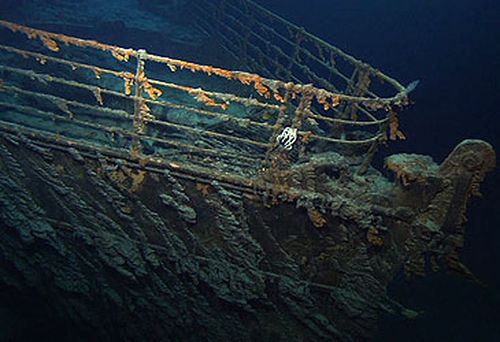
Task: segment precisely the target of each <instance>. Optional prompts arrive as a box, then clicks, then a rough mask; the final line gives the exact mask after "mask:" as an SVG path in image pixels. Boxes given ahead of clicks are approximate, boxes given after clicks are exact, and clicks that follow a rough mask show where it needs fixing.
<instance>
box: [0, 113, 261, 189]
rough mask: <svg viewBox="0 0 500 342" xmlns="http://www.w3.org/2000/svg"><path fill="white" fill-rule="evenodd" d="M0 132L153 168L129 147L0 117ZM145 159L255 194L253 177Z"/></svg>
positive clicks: (192, 177)
mask: <svg viewBox="0 0 500 342" xmlns="http://www.w3.org/2000/svg"><path fill="white" fill-rule="evenodd" d="M0 131H3V132H8V133H10V134H14V135H15V137H18V133H21V134H22V135H24V136H26V137H29V138H31V139H36V140H37V141H36V143H39V142H42V143H43V144H45V145H46V146H48V147H50V148H55V149H58V150H60V151H64V152H68V150H67V149H66V148H75V149H77V150H78V152H79V153H80V154H82V155H83V156H86V157H88V158H91V159H97V158H98V155H99V154H101V155H103V156H107V157H108V158H114V159H121V160H126V161H127V165H129V166H134V164H135V167H136V168H140V169H148V170H152V171H154V167H148V165H145V166H141V165H140V164H139V163H138V161H137V158H134V157H132V156H131V155H130V151H129V150H128V149H119V148H112V147H109V146H108V147H103V146H100V145H96V144H92V143H91V142H90V141H86V142H83V141H72V140H70V139H66V138H64V137H61V136H59V135H57V134H53V133H49V132H45V131H40V130H38V129H35V128H27V127H25V126H21V125H18V124H15V123H11V122H6V121H2V120H0ZM96 152H97V153H96ZM143 157H145V156H142V158H143ZM140 158H141V157H140ZM147 158H148V164H153V165H154V166H155V167H161V168H163V169H164V170H165V169H168V170H169V172H170V173H171V174H172V175H175V176H177V177H180V178H183V179H187V180H192V181H200V180H205V182H206V180H207V179H208V180H217V181H219V182H221V183H222V184H224V185H228V186H229V187H231V188H233V189H235V190H239V191H245V192H248V193H249V194H254V193H255V189H253V188H254V185H253V180H252V179H249V178H248V177H246V178H245V177H241V176H239V175H236V174H232V175H228V174H227V173H225V172H224V173H222V172H215V173H213V172H209V171H208V170H209V169H207V168H197V167H193V166H192V165H189V166H188V165H187V164H184V163H182V162H179V161H172V160H166V159H163V158H159V157H151V156H147ZM162 172H164V171H162Z"/></svg>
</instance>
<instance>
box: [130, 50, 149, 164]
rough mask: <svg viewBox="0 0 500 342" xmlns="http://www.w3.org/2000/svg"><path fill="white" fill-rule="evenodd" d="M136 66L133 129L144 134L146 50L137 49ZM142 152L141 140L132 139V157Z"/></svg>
mask: <svg viewBox="0 0 500 342" xmlns="http://www.w3.org/2000/svg"><path fill="white" fill-rule="evenodd" d="M137 52H138V53H137V57H136V58H137V68H136V72H135V79H134V80H135V96H134V118H133V124H134V131H135V133H136V134H144V118H143V117H142V107H143V106H144V98H143V96H142V80H143V78H144V64H145V62H144V60H145V58H144V57H145V55H146V50H138V51H137ZM141 153H142V144H141V140H140V139H139V138H138V137H134V138H133V139H132V144H131V146H130V154H131V156H132V157H138V156H139V155H140V154H141Z"/></svg>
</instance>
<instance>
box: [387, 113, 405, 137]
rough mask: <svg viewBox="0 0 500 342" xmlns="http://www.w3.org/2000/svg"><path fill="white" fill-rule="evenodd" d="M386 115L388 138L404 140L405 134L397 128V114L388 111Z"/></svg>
mask: <svg viewBox="0 0 500 342" xmlns="http://www.w3.org/2000/svg"><path fill="white" fill-rule="evenodd" d="M387 117H388V118H389V129H390V130H389V134H390V135H389V138H390V139H391V140H397V139H400V140H405V139H406V136H405V135H404V133H403V132H401V131H400V130H399V120H398V116H397V114H396V113H394V112H392V111H390V112H389V114H387Z"/></svg>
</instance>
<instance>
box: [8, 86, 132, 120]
mask: <svg viewBox="0 0 500 342" xmlns="http://www.w3.org/2000/svg"><path fill="white" fill-rule="evenodd" d="M2 90H7V91H9V90H10V91H13V92H15V93H19V94H24V95H28V96H33V97H39V98H43V99H46V100H48V101H50V102H52V103H55V104H57V103H59V102H60V103H64V104H66V105H70V106H75V107H80V108H85V109H88V110H92V111H100V112H103V113H107V114H110V115H111V116H109V117H108V118H113V119H115V118H117V117H118V118H121V119H126V120H132V119H133V118H134V116H133V115H131V114H129V113H128V112H126V111H124V110H121V109H112V108H108V107H100V106H93V105H89V104H85V103H81V102H78V101H73V100H68V99H65V98H62V97H59V96H54V95H49V94H44V93H37V92H33V91H29V90H25V89H21V88H18V87H15V86H9V85H4V86H3V88H2ZM91 115H94V116H95V114H94V113H92V114H91ZM103 118H104V117H103Z"/></svg>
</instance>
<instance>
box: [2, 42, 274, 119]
mask: <svg viewBox="0 0 500 342" xmlns="http://www.w3.org/2000/svg"><path fill="white" fill-rule="evenodd" d="M0 49H2V50H5V51H8V52H12V53H16V54H18V55H21V56H25V55H27V56H31V57H34V58H39V59H46V60H47V61H51V62H54V63H57V64H63V65H68V66H71V67H72V68H81V69H87V70H92V71H94V72H95V73H96V74H101V73H103V74H110V75H113V76H116V77H119V78H123V76H124V72H122V71H116V70H111V69H106V68H101V67H98V66H94V65H89V64H84V63H78V62H73V61H69V60H65V59H62V58H57V57H51V56H46V55H44V54H41V53H37V52H32V51H28V50H22V49H17V48H14V47H11V46H6V45H0ZM129 76H130V78H131V79H132V78H133V77H134V75H133V74H130V75H129ZM148 81H149V82H150V83H151V84H158V85H162V86H164V87H167V88H172V89H178V90H181V91H184V92H187V93H191V92H193V93H195V94H200V93H205V94H207V95H209V96H214V97H217V98H220V99H221V100H227V101H233V102H238V103H242V104H245V105H250V106H255V107H262V108H267V109H274V110H279V106H277V105H273V104H268V103H263V102H260V101H258V100H256V99H248V98H242V97H239V96H236V95H234V94H225V93H219V92H211V91H208V90H204V89H201V88H191V87H187V86H181V85H178V84H174V83H169V82H164V81H160V80H155V79H151V78H148Z"/></svg>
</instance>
